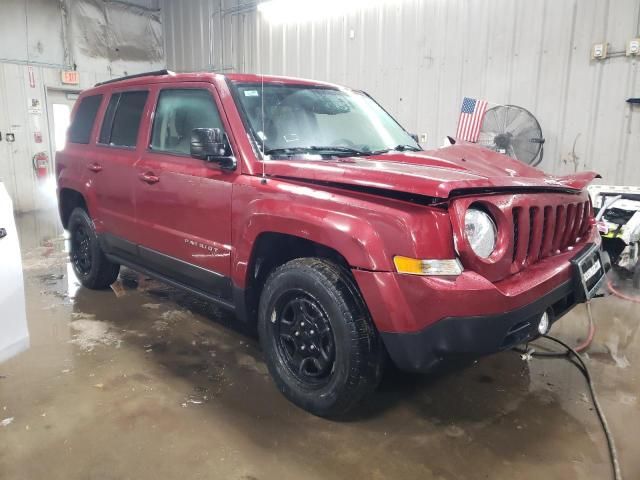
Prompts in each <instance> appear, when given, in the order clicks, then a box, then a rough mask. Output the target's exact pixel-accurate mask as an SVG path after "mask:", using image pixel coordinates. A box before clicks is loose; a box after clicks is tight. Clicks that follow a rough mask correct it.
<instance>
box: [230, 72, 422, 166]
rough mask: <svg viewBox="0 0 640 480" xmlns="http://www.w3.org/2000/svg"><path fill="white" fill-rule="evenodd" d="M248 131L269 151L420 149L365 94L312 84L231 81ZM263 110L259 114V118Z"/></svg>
mask: <svg viewBox="0 0 640 480" xmlns="http://www.w3.org/2000/svg"><path fill="white" fill-rule="evenodd" d="M235 88H236V92H237V98H238V100H239V102H240V103H241V107H242V108H241V110H242V111H243V113H244V115H245V117H246V120H247V122H248V123H249V126H250V128H251V130H252V132H251V133H252V134H253V136H254V138H255V140H256V143H257V144H258V147H259V148H260V149H261V150H262V149H263V143H264V150H263V153H265V154H266V155H269V156H271V157H285V158H286V157H293V156H299V155H307V154H313V155H321V156H322V155H329V156H346V155H349V156H351V155H371V154H374V153H384V152H387V151H391V150H400V151H402V150H421V148H420V146H419V145H418V144H417V143H416V141H415V140H414V139H413V138H412V137H411V135H409V134H408V133H407V132H406V131H405V130H403V128H402V127H401V126H400V125H398V123H397V122H396V121H395V120H394V119H393V118H392V117H391V116H389V114H387V113H386V112H385V111H384V110H383V109H382V108H381V107H380V106H379V105H378V104H377V103H376V102H374V101H373V100H372V99H371V98H369V97H368V96H367V95H365V94H363V93H359V92H353V91H349V90H338V89H335V88H326V87H321V86H312V85H284V84H264V87H263V86H262V85H261V84H260V83H242V84H236V85H235ZM263 112H264V119H263Z"/></svg>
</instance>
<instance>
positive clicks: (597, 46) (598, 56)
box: [591, 43, 609, 60]
mask: <svg viewBox="0 0 640 480" xmlns="http://www.w3.org/2000/svg"><path fill="white" fill-rule="evenodd" d="M607 50H609V44H608V43H594V44H593V46H592V47H591V60H604V59H605V58H607Z"/></svg>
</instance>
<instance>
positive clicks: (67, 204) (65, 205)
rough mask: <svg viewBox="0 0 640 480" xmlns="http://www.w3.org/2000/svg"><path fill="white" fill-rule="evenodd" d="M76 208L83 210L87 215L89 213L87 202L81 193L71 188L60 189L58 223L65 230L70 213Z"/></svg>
mask: <svg viewBox="0 0 640 480" xmlns="http://www.w3.org/2000/svg"><path fill="white" fill-rule="evenodd" d="M78 207H80V208H83V209H84V210H85V211H86V212H87V213H89V207H88V205H87V201H86V199H85V198H84V196H83V195H82V193H80V192H79V191H77V190H74V189H72V188H61V189H60V193H59V201H58V211H59V213H60V221H61V222H62V226H63V227H64V228H65V229H66V228H67V225H68V224H69V217H70V216H71V212H73V210H74V209H75V208H78Z"/></svg>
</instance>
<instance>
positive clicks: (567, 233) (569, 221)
mask: <svg viewBox="0 0 640 480" xmlns="http://www.w3.org/2000/svg"><path fill="white" fill-rule="evenodd" d="M566 212H567V216H566V221H565V228H564V235H563V236H562V241H561V242H560V248H565V247H567V246H568V245H569V242H570V240H571V233H572V232H573V227H574V224H575V222H576V215H575V213H576V206H575V205H574V204H573V203H570V204H569V205H567V208H566Z"/></svg>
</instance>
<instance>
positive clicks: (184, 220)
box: [135, 82, 238, 299]
mask: <svg viewBox="0 0 640 480" xmlns="http://www.w3.org/2000/svg"><path fill="white" fill-rule="evenodd" d="M153 102H154V105H155V112H154V114H153V123H152V128H151V129H150V130H151V131H150V132H149V140H148V143H147V145H148V148H147V149H146V150H145V151H144V152H143V153H142V154H141V158H140V160H139V161H138V162H137V164H136V166H135V169H136V175H137V178H136V181H135V198H136V207H137V210H136V212H137V222H138V225H139V228H140V234H141V236H140V249H139V251H140V256H141V259H142V261H143V262H144V265H145V266H147V267H149V268H152V269H153V270H156V271H158V272H160V273H164V274H166V275H168V276H170V277H172V278H174V279H176V280H178V281H180V282H182V283H185V284H187V285H189V286H191V287H193V288H196V289H198V290H201V291H204V292H205V293H207V294H210V295H213V296H216V297H218V298H220V299H229V298H230V297H231V288H230V279H229V276H230V258H231V188H232V184H233V182H234V180H235V179H236V178H237V176H238V171H237V170H236V171H233V172H229V171H223V170H221V169H220V167H219V165H218V164H216V163H208V162H206V161H203V160H198V159H195V158H192V157H191V156H190V140H191V131H192V130H193V129H194V128H221V129H222V130H223V131H228V126H227V124H226V119H225V118H224V115H222V114H221V111H222V109H221V108H220V102H219V98H218V96H217V93H216V91H215V89H214V87H213V85H211V84H209V83H199V82H184V83H180V84H172V85H171V87H162V86H159V87H157V90H156V91H155V94H154V99H153Z"/></svg>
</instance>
